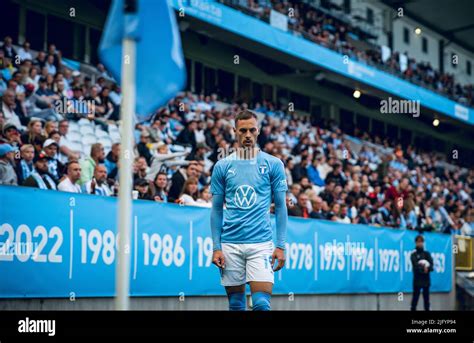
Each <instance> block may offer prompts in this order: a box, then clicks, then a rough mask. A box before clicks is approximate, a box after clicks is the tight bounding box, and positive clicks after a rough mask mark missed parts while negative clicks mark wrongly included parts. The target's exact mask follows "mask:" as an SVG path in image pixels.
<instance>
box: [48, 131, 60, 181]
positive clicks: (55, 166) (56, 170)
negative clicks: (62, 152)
mask: <svg viewBox="0 0 474 343" xmlns="http://www.w3.org/2000/svg"><path fill="white" fill-rule="evenodd" d="M43 151H44V153H45V155H46V156H48V170H49V174H50V175H51V177H52V178H53V180H54V181H55V182H56V183H58V182H59V180H60V179H61V177H62V176H63V173H64V165H63V164H62V163H61V162H59V160H58V159H57V158H56V156H57V153H58V143H56V142H55V141H54V140H53V139H51V138H48V139H47V140H46V141H45V142H44V144H43Z"/></svg>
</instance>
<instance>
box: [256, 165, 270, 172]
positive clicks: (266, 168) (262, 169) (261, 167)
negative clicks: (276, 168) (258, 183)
mask: <svg viewBox="0 0 474 343" xmlns="http://www.w3.org/2000/svg"><path fill="white" fill-rule="evenodd" d="M258 171H259V172H260V174H262V175H264V174H266V173H267V171H268V166H267V165H265V164H261V165H259V166H258Z"/></svg>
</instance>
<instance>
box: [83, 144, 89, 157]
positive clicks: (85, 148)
mask: <svg viewBox="0 0 474 343" xmlns="http://www.w3.org/2000/svg"><path fill="white" fill-rule="evenodd" d="M82 153H83V154H84V156H90V154H91V145H85V144H83V145H82Z"/></svg>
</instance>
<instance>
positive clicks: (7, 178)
mask: <svg viewBox="0 0 474 343" xmlns="http://www.w3.org/2000/svg"><path fill="white" fill-rule="evenodd" d="M14 152H15V149H14V148H13V147H12V146H11V145H9V144H0V184H1V185H11V186H17V185H18V179H17V176H16V173H15V169H14V167H13V163H14V161H15V154H14Z"/></svg>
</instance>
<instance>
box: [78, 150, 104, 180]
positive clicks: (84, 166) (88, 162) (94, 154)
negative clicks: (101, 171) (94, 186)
mask: <svg viewBox="0 0 474 343" xmlns="http://www.w3.org/2000/svg"><path fill="white" fill-rule="evenodd" d="M104 160H105V151H104V147H103V146H102V144H100V143H95V144H92V146H91V154H90V156H89V157H87V158H86V159H83V160H81V161H80V165H81V173H80V174H81V178H80V180H79V182H78V183H79V185H83V184H85V183H86V182H87V181H90V180H92V177H93V176H94V170H95V167H96V166H97V165H99V164H102V163H104Z"/></svg>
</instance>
